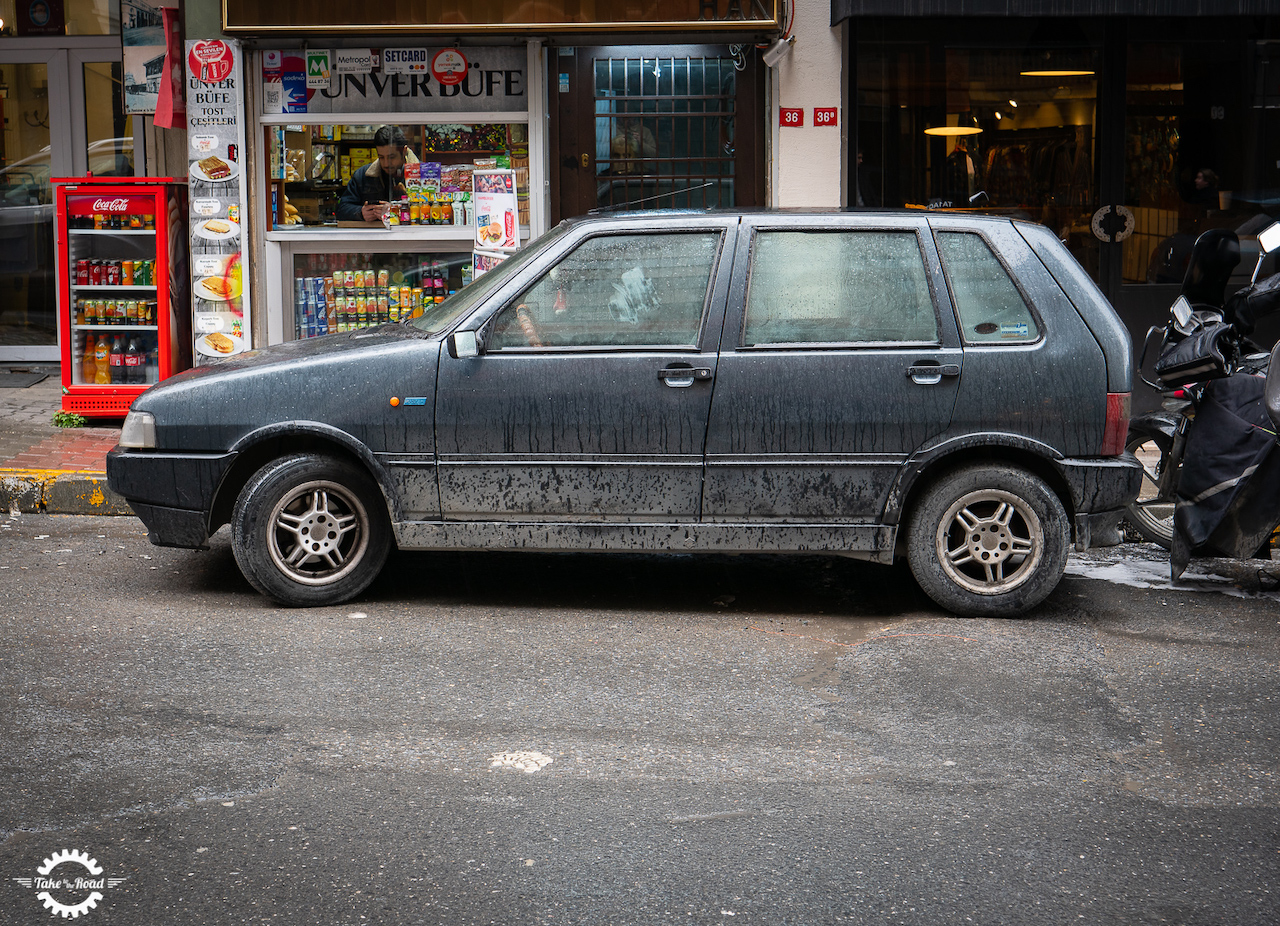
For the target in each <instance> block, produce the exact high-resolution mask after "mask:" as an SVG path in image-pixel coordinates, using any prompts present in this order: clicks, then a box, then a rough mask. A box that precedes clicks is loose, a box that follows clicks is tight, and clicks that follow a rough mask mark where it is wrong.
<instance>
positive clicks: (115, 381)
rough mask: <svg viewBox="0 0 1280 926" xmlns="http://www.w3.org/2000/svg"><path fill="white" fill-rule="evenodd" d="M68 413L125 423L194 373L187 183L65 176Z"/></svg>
mask: <svg viewBox="0 0 1280 926" xmlns="http://www.w3.org/2000/svg"><path fill="white" fill-rule="evenodd" d="M53 184H54V188H55V190H56V191H57V207H58V212H57V225H56V236H57V246H56V252H57V258H58V266H57V268H56V269H57V275H58V303H59V310H58V339H59V343H60V344H61V346H62V408H63V410H64V411H68V412H76V413H77V414H80V415H84V416H85V417H89V418H121V417H123V416H124V414H125V412H127V411H128V410H129V404H130V403H131V402H132V401H133V400H134V398H136V397H137V396H138V395H139V394H140V393H141V392H142V391H143V390H144V389H146V388H147V387H148V386H149V385H151V384H152V383H157V382H159V381H160V380H162V379H165V378H166V377H169V376H172V375H173V374H174V373H177V372H180V371H181V370H185V369H187V368H188V367H190V366H191V332H190V329H191V307H190V294H189V287H190V274H189V273H188V270H187V257H186V255H187V227H186V222H187V184H186V181H185V180H176V179H174V178H170V177H59V178H55V179H54V180H53Z"/></svg>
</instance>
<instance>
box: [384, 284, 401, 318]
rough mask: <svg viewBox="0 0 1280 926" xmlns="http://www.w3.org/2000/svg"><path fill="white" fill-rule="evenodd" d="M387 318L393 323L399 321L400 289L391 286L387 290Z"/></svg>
mask: <svg viewBox="0 0 1280 926" xmlns="http://www.w3.org/2000/svg"><path fill="white" fill-rule="evenodd" d="M387 318H388V319H390V320H391V321H393V322H398V321H400V287H399V286H392V287H391V288H390V289H388V290H387Z"/></svg>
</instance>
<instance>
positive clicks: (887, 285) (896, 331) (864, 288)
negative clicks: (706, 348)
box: [743, 231, 938, 346]
mask: <svg viewBox="0 0 1280 926" xmlns="http://www.w3.org/2000/svg"><path fill="white" fill-rule="evenodd" d="M937 340H938V323H937V318H936V316H935V315H934V310H933V300H932V299H931V298H930V295H929V281H928V278H927V277H926V275H925V269H924V263H923V261H922V259H921V256H920V245H919V242H918V241H917V239H916V236H915V234H914V233H912V232H891V231H848V232H804V231H801V232H790V231H788V232H782V231H773V232H769V231H766V232H761V233H760V234H759V235H757V236H756V240H755V242H754V245H753V247H752V258H751V282H750V290H749V292H748V295H747V315H746V325H745V329H744V333H743V342H744V344H745V345H747V346H751V345H756V344H804V343H830V342H836V343H843V342H902V341H911V342H927V343H936V342H937Z"/></svg>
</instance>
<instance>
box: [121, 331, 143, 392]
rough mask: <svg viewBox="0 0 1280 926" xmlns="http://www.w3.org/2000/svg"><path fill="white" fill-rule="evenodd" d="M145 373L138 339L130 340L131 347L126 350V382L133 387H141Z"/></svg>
mask: <svg viewBox="0 0 1280 926" xmlns="http://www.w3.org/2000/svg"><path fill="white" fill-rule="evenodd" d="M144 373H145V371H144V370H143V357H142V351H140V350H138V339H137V338H130V339H129V346H128V347H126V348H125V349H124V381H125V382H126V383H128V384H129V385H131V386H138V385H141V384H142V377H143V375H144Z"/></svg>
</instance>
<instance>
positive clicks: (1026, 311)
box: [938, 232, 1040, 344]
mask: <svg viewBox="0 0 1280 926" xmlns="http://www.w3.org/2000/svg"><path fill="white" fill-rule="evenodd" d="M938 251H939V252H940V253H941V255H942V266H943V269H945V270H946V272H947V279H948V280H950V282H951V296H952V298H953V299H954V300H955V304H956V308H957V309H958V310H959V312H960V331H961V333H962V334H963V335H964V339H965V340H966V341H968V342H969V343H971V344H984V343H991V342H997V343H1008V342H1011V341H1012V342H1015V343H1017V342H1026V341H1034V340H1036V339H1037V338H1038V337H1039V336H1040V330H1039V328H1038V327H1037V326H1036V320H1035V317H1034V316H1033V315H1032V314H1031V309H1030V308H1028V307H1027V303H1026V301H1025V300H1023V298H1022V293H1020V292H1019V291H1018V287H1017V286H1015V285H1014V282H1013V280H1012V279H1010V278H1009V274H1008V272H1007V271H1006V270H1005V269H1004V264H1002V263H1000V260H999V259H998V258H997V257H996V256H995V254H993V253H992V252H991V248H990V247H988V246H987V243H986V242H985V241H983V240H982V237H981V236H980V235H974V234H970V233H968V232H940V233H939V234H938Z"/></svg>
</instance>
